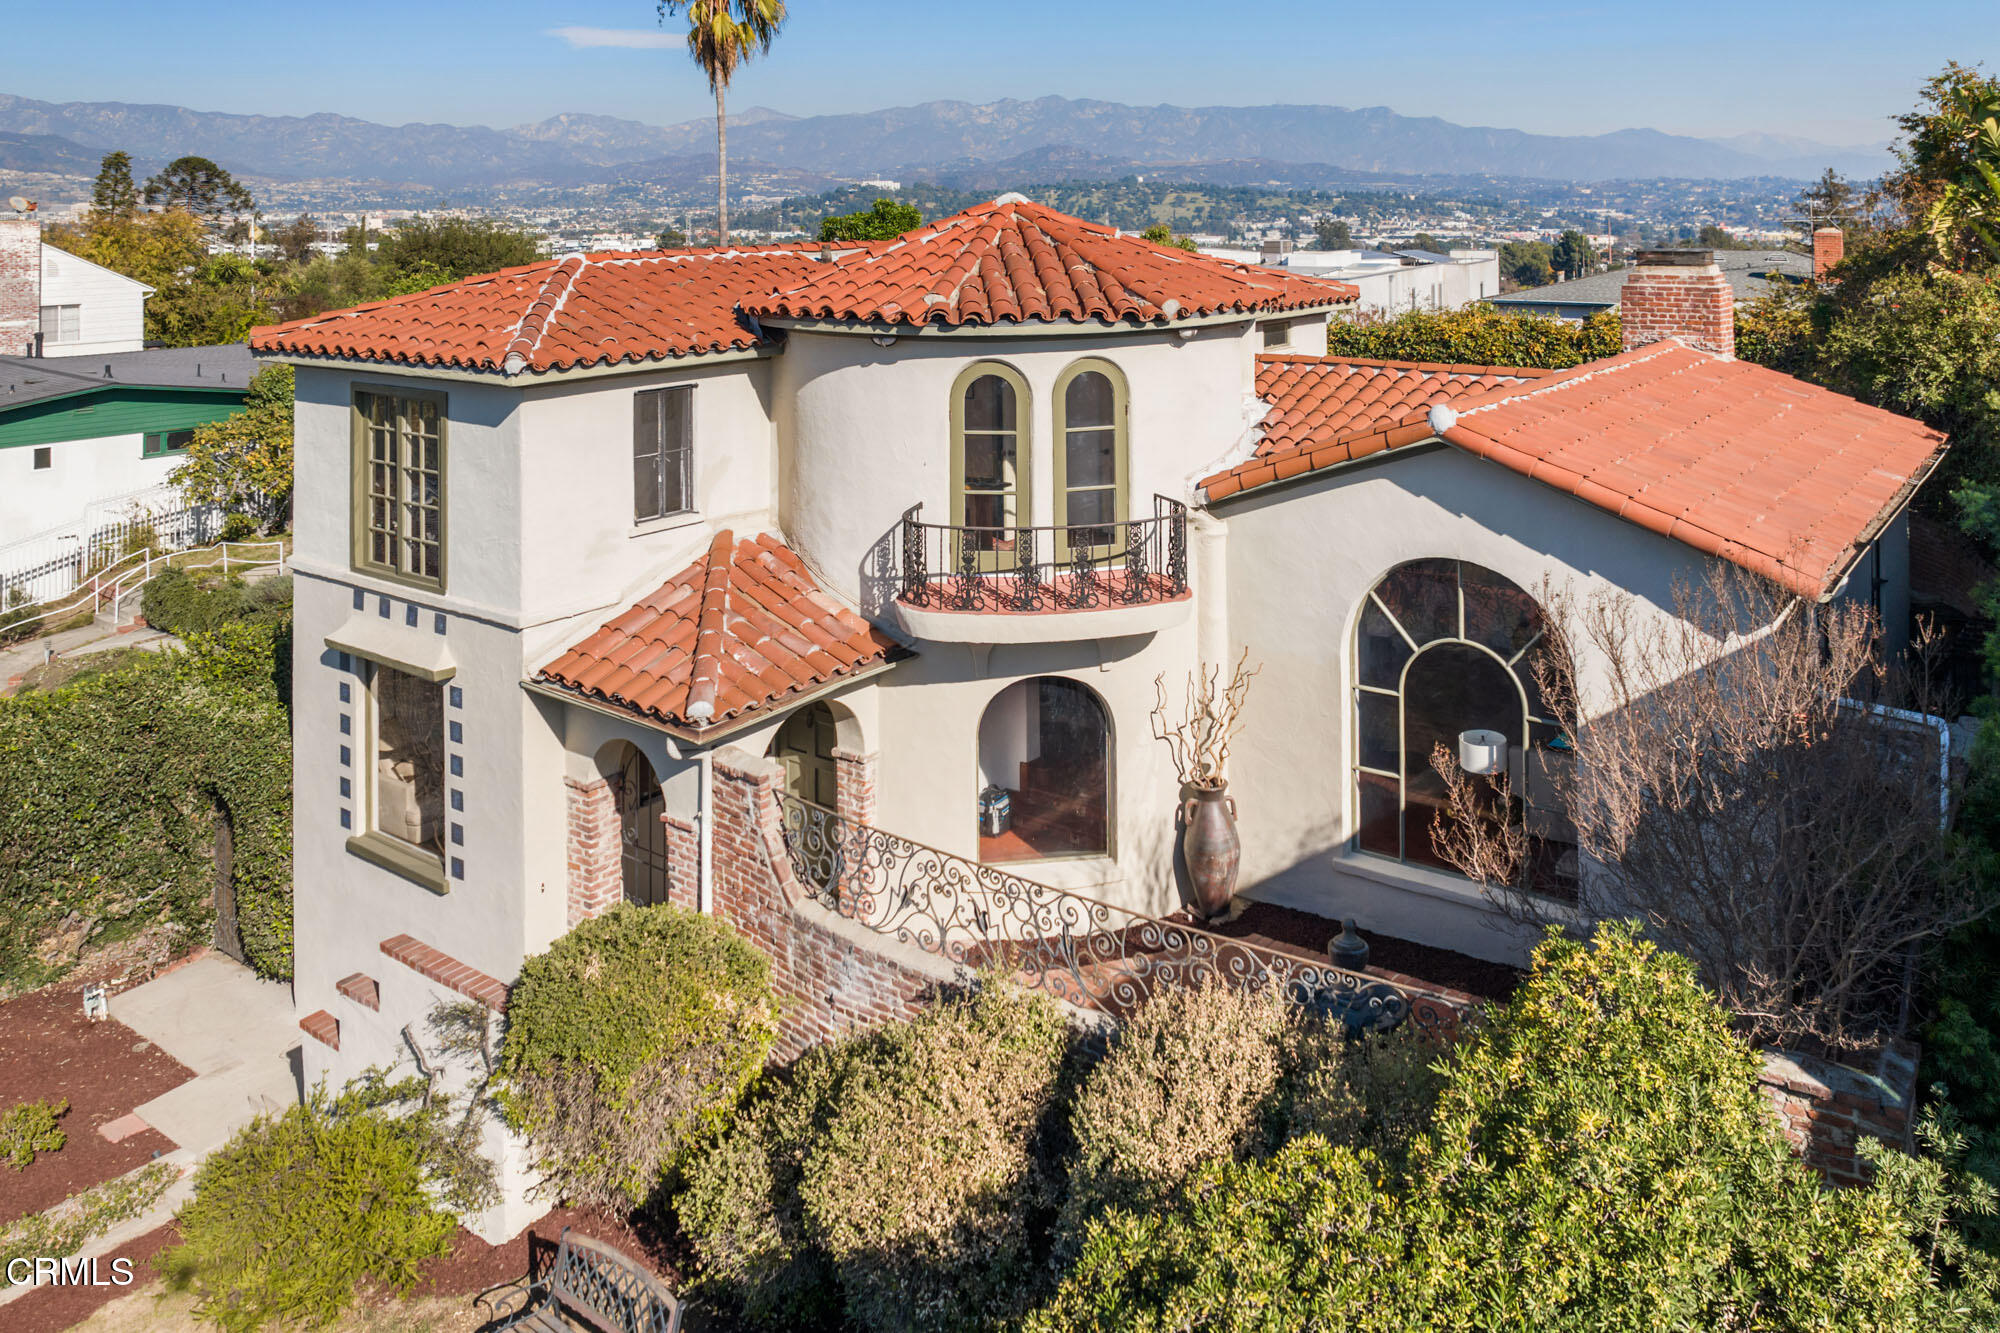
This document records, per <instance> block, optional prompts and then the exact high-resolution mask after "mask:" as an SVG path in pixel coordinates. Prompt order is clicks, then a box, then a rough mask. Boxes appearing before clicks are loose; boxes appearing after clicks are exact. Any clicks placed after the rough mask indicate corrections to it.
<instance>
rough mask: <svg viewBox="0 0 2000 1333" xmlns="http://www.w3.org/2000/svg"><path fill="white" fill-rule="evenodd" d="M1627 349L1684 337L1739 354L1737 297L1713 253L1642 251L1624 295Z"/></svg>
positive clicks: (1714, 349) (1621, 301)
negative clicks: (1665, 339) (1737, 343)
mask: <svg viewBox="0 0 2000 1333" xmlns="http://www.w3.org/2000/svg"><path fill="white" fill-rule="evenodd" d="M1618 309H1619V316H1620V318H1621V319H1622V321H1623V322H1624V325H1625V350H1626V351H1628V352H1629V351H1631V350H1632V349H1633V348H1634V347H1644V346H1645V345H1646V344H1647V343H1656V342H1658V341H1660V340H1661V339H1662V338H1679V339H1680V340H1681V341H1682V342H1685V343H1687V344H1688V345H1689V346H1690V347H1700V348H1704V349H1706V350H1707V351H1711V352H1720V353H1722V354H1723V355H1724V356H1728V357H1733V356H1735V355H1736V293H1735V291H1734V290H1733V289H1732V288H1731V287H1730V285H1729V279H1728V278H1726V277H1724V276H1723V275H1722V266H1721V265H1719V264H1717V263H1716V262H1715V252H1714V251H1712V250H1641V251H1639V253H1638V254H1637V255H1636V256H1634V266H1633V268H1632V272H1631V275H1630V276H1629V277H1627V278H1626V279H1625V288H1624V290H1623V292H1622V293H1620V295H1619V302H1618Z"/></svg>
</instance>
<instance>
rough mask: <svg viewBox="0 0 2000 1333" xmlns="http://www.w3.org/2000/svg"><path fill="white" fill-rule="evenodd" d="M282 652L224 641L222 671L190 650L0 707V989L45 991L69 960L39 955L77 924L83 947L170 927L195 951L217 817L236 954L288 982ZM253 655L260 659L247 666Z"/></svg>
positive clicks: (202, 930)
mask: <svg viewBox="0 0 2000 1333" xmlns="http://www.w3.org/2000/svg"><path fill="white" fill-rule="evenodd" d="M281 641H282V642H284V643H286V644H288V643H289V637H288V635H286V634H285V633H284V632H283V629H282V627H274V629H273V630H272V632H271V634H270V636H269V638H268V640H260V641H259V647H258V648H257V649H256V650H255V651H252V650H250V649H248V648H245V647H244V644H243V643H242V642H240V641H238V640H234V639H230V640H227V642H230V643H234V644H235V645H236V646H237V647H238V648H243V649H244V653H245V655H243V656H241V657H231V656H230V655H229V654H227V653H221V652H219V651H217V650H216V649H215V648H214V647H212V646H209V645H205V644H204V643H203V642H201V641H199V640H197V642H196V644H195V645H194V647H193V648H192V650H191V651H189V652H186V653H149V654H147V655H146V656H145V657H144V658H143V659H141V660H139V661H137V662H135V663H134V664H133V665H131V666H130V667H128V668H126V669H124V670H121V671H117V672H112V673H107V674H104V675H97V676H91V677H89V678H87V679H82V680H77V681H75V682H73V683H71V684H69V685H66V686H63V687H62V688H60V689H57V690H53V691H51V692H48V693H39V694H30V695H24V696H22V697H19V698H14V699H0V986H4V985H35V984H41V983H43V982H46V981H48V980H50V979H52V978H53V977H54V976H56V975H59V974H60V973H61V971H62V970H63V969H64V968H65V967H67V966H68V965H69V964H70V963H71V962H73V961H74V958H73V957H71V956H64V955H60V954H53V953H50V952H49V951H48V950H46V949H44V948H43V947H42V945H43V941H45V940H47V939H49V938H50V937H51V936H52V934H53V932H54V930H55V928H56V926H57V925H58V923H60V922H62V921H64V920H65V919H69V918H74V919H76V920H80V921H82V922H84V923H86V930H85V935H86V937H95V936H97V935H100V934H102V933H103V932H105V931H108V930H113V929H126V928H137V927H140V926H144V925H148V924H151V923H155V922H162V921H164V922H167V923H170V924H171V926H172V927H173V928H174V929H175V930H176V931H177V932H178V933H179V934H180V935H181V936H182V937H183V938H184V939H187V940H199V939H202V938H204V937H205V936H206V935H207V933H208V931H209V928H210V926H211V924H212V923H213V920H214V915H213V902H214V896H215V889H216V883H217V876H218V874H219V873H220V870H221V866H222V861H221V860H220V858H219V855H218V854H219V852H220V851H221V850H222V848H223V845H224V844H223V843H222V842H221V841H220V840H219V830H220V828H221V826H222V822H223V821H224V820H225V819H226V820H227V823H228V831H229V834H230V838H229V841H228V844H227V845H228V850H229V853H230V855H229V859H228V862H227V865H228V872H229V874H230V878H231V883H232V884H233V886H234V888H235V893H236V902H237V914H238V921H239V925H240V928H241V931H242V935H243V945H244V950H245V953H246V956H247V957H248V959H249V961H250V962H251V964H252V965H253V966H254V967H256V968H257V969H258V971H260V972H262V973H263V974H264V975H266V976H275V977H288V976H290V975H291V970H292V937H291V932H292V902H291V842H292V829H291V818H292V814H291V812H292V794H291V783H292V755H291V725H290V719H289V717H288V715H287V713H286V709H285V706H284V701H283V697H282V696H281V695H280V694H279V693H278V692H277V690H276V689H275V687H274V679H283V678H285V677H286V676H288V659H289V650H288V648H287V649H282V650H281V649H280V648H279V647H278V645H279V643H280V642H281ZM218 642H221V641H218ZM265 642H268V644H269V646H268V648H265V647H262V646H261V645H262V644H264V643H265ZM256 651H263V652H266V653H268V654H269V656H266V657H265V658H264V659H263V660H262V661H256V660H255V652H256ZM281 653H282V656H283V658H284V659H285V661H284V662H283V663H282V664H281V662H280V660H279V655H280V654H281Z"/></svg>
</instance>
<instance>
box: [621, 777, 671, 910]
mask: <svg viewBox="0 0 2000 1333" xmlns="http://www.w3.org/2000/svg"><path fill="white" fill-rule="evenodd" d="M666 809H667V794H666V792H665V791H664V790H662V789H661V787H660V779H659V777H658V776H657V775H656V774H655V773H654V772H653V766H652V765H651V764H650V763H648V762H646V756H645V755H643V754H641V753H639V750H638V747H637V746H632V745H627V746H626V747H625V759H624V763H623V764H622V765H621V766H620V767H619V770H618V827H619V831H620V834H621V836H620V838H619V869H620V871H621V873H622V876H623V879H624V886H625V901H626V902H628V903H637V904H639V905H640V906H642V907H647V906H651V905H653V904H655V903H663V902H666V901H667V885H668V877H667V826H666V825H665V824H664V823H662V822H661V819H660V816H661V815H663V814H665V813H666Z"/></svg>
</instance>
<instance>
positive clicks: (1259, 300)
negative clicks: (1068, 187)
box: [744, 198, 1358, 326]
mask: <svg viewBox="0 0 2000 1333" xmlns="http://www.w3.org/2000/svg"><path fill="white" fill-rule="evenodd" d="M1357 295H1358V293H1357V291H1356V289H1355V288H1353V287H1352V286H1350V285H1348V284H1347V283H1343V282H1332V281H1328V280H1323V279H1316V278H1305V277H1299V276H1295V275H1291V274H1286V273H1281V272H1278V271H1276V270H1274V269H1265V268H1258V267H1255V266H1253V265H1249V264H1238V263H1233V262H1231V261H1229V260H1225V259H1217V258H1215V257H1213V256H1210V255H1200V254H1193V253H1190V252H1188V251H1186V250H1179V249H1175V248H1173V247H1171V246H1161V245H1155V244H1153V243H1152V242H1150V241H1146V240H1142V239H1140V238H1139V237H1137V236H1126V235H1122V234H1120V233H1119V232H1117V231H1116V230H1114V229H1112V228H1110V227H1100V226H1098V225H1096V224H1095V223H1090V222H1084V221H1082V220H1081V219H1078V218H1073V217H1070V216H1069V215H1068V214H1066V213H1058V212H1056V211H1055V210H1054V209H1052V208H1044V207H1042V206H1041V205H1039V204H1033V203H1029V202H1027V201H1025V200H1020V199H1017V198H1015V199H999V200H995V201H993V202H992V203H987V204H979V205H976V206H975V207H972V208H968V209H966V210H965V211H964V212H962V213H956V214H953V215H952V216H951V217H948V218H941V219H939V220H938V221H936V222H932V223H928V224H926V225H925V226H923V227H920V228H918V229H917V230H915V231H912V232H910V233H908V234H906V235H904V236H903V237H901V238H900V239H898V240H896V241H893V242H891V243H889V244H888V245H886V246H884V247H882V248H881V249H880V250H879V251H877V252H876V253H874V254H868V255H858V256H855V257H853V258H851V259H846V260H843V261H842V262H840V263H838V264H835V265H833V266H831V267H829V268H825V269H821V270H819V271H817V272H816V273H814V274H813V275H812V276H811V277H810V279H809V280H807V281H805V282H803V283H801V284H799V285H797V286H794V287H791V288H789V289H787V290H784V291H781V292H779V293H776V294H775V295H771V296H767V297H762V298H759V299H754V300H747V301H745V303H744V308H745V309H746V310H748V311H750V312H751V313H752V314H755V315H762V316H773V317H790V318H794V319H833V320H849V319H852V320H867V321H870V322H877V323H885V324H911V325H922V324H943V325H952V326H955V325H960V324H1000V323H1021V322H1025V321H1028V320H1071V321H1083V320H1104V321H1108V322H1120V321H1130V322H1138V323H1143V322H1150V321H1155V320H1158V321H1169V320H1174V319H1187V318H1194V317H1199V316H1203V315H1213V314H1222V313H1239V314H1259V313H1263V312H1266V311H1279V310H1304V309H1310V308H1314V307H1322V306H1329V305H1334V304H1337V303H1340V302H1344V301H1352V300H1354V299H1355V297H1356V296H1357Z"/></svg>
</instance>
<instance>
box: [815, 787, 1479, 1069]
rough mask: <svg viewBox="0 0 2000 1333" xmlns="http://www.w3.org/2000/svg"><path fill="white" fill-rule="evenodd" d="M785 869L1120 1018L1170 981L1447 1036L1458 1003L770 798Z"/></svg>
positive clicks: (932, 943)
mask: <svg viewBox="0 0 2000 1333" xmlns="http://www.w3.org/2000/svg"><path fill="white" fill-rule="evenodd" d="M778 803H779V811H780V815H781V822H782V827H783V830H784V839H785V849H786V853H787V855H788V856H789V857H790V860H791V863H792V870H793V872H794V874H796V875H797V877H798V879H799V881H800V882H801V883H802V884H804V885H805V886H806V887H807V888H808V889H810V890H811V891H812V892H813V894H814V896H815V897H816V898H817V900H818V901H819V903H820V904H821V905H822V906H824V907H826V908H828V909H829V910H831V911H834V912H837V913H838V914H840V915H841V916H843V917H846V918H847V919H849V920H851V921H854V922H856V923H857V924H859V925H862V926H865V927H867V928H868V929H870V930H872V931H875V932H877V933H879V934H881V935H884V936H887V937H890V938H893V939H896V940H897V941H899V942H901V943H903V944H908V945H914V946H916V947H917V948H919V949H922V950H924V951H925V952H927V953H931V954H936V955H938V956H939V957H941V958H944V959H946V960H947V961H949V962H952V963H955V964H958V965H960V966H963V967H967V968H974V969H976V968H980V967H984V966H987V965H995V964H997V965H999V966H1001V967H1003V968H1005V969H1006V970H1008V971H1010V972H1011V973H1013V975H1014V976H1015V977H1016V979H1018V980H1019V981H1020V982H1021V983H1022V984H1023V985H1026V986H1029V987H1031V988H1034V989H1040V990H1043V991H1046V992H1047V993H1048V994H1050V995H1052V996H1054V997H1055V998H1057V999H1059V1000H1063V1001H1066V1002H1068V1003H1070V1004H1073V1005H1076V1006H1078V1007H1080V1008H1086V1009H1093V1010H1097V1011H1100V1012H1103V1013H1107V1014H1111V1015H1113V1016H1122V1015H1125V1014H1128V1013H1130V1012H1131V1011H1132V1010H1134V1009H1136V1008H1138V1007H1139V1006H1140V1005H1142V1004H1144V1003H1145V1002H1146V1001H1147V1000H1148V999H1149V998H1151V997H1152V996H1153V995H1155V994H1157V993H1158V992H1159V991H1161V990H1162V989H1165V988H1167V987H1171V986H1192V985H1201V984H1203V983H1204V982H1206V981H1209V980H1214V981H1219V982H1222V983H1224V984H1227V985H1230V986H1235V987H1240V988H1245V989H1258V988H1263V987H1266V986H1275V987H1277V988H1279V991H1280V993H1281V994H1282V995H1283V996H1284V997H1285V999H1287V1000H1288V1001H1290V1002H1292V1003H1294V1004H1298V1005H1301V1006H1303V1007H1305V1008H1308V1009H1310V1010H1312V1011H1314V1012H1317V1013H1320V1014H1321V1015H1323V1016H1327V1017H1332V1018H1339V1019H1340V1020H1342V1021H1344V1022H1345V1023H1346V1024H1347V1025H1348V1027H1349V1028H1350V1029H1353V1030H1356V1031H1361V1030H1372V1031H1383V1030H1387V1029H1390V1028H1394V1027H1397V1026H1399V1025H1400V1024H1402V1023H1404V1022H1412V1023H1414V1024H1416V1026H1417V1027H1418V1028H1419V1030H1422V1031H1426V1032H1432V1033H1440V1034H1441V1033H1445V1032H1448V1031H1450V1030H1452V1029H1453V1028H1455V1027H1456V1025H1457V1024H1458V1022H1459V1020H1460V1018H1461V1017H1462V1009H1461V1006H1460V1005H1459V1004H1458V1003H1456V1002H1454V1001H1453V1000H1452V999H1450V998H1448V997H1447V996H1445V995H1443V994H1441V993H1432V992H1428V991H1425V990H1423V989H1421V988H1419V987H1413V986H1409V985H1404V984H1395V983H1391V982H1388V981H1386V980H1383V979H1381V978H1378V977H1370V976H1367V975H1365V974H1363V973H1357V972H1349V971H1346V970H1344V969H1342V968H1339V967H1335V966H1334V965H1333V964H1331V963H1326V962H1319V961H1316V960H1313V959H1310V958H1304V957H1300V956H1298V955H1296V954H1290V953H1285V952H1283V951H1281V950H1277V949H1271V948H1267V947H1265V946H1263V945H1259V944H1254V943H1251V942H1250V941H1247V940H1240V939H1232V938H1230V937H1228V936H1224V935H1218V934H1215V933H1214V932H1212V931H1207V930H1203V929H1201V928H1200V927H1198V926H1192V925H1187V924H1184V923H1181V922H1177V921H1170V920H1162V919H1159V918H1157V917H1148V916H1143V915H1141V914H1140V913H1137V912H1132V911H1128V910H1127V909H1125V908H1122V907H1117V906H1114V905H1112V904H1110V903H1106V902H1101V901H1099V900H1097V899H1094V898H1087V897H1085V896H1083V895H1082V894H1077V893H1072V892H1070V891H1068V890H1066V889H1058V888H1055V887H1052V886H1050V885H1047V884H1039V883H1036V882H1035V881H1033V880H1028V879H1023V878H1021V877H1020V876H1019V875H1015V874H1010V873H1008V872H1007V871H1005V870H1001V869H998V868H996V867H994V866H988V865H981V864H979V863H977V862H973V861H969V860H966V859H965V858H963V857H958V856H954V855H952V854H951V853H949V852H942V851H939V850H938V849H937V848H935V847H928V846H925V845H924V844H923V843H920V842H915V841H913V840H911V839H909V838H903V837H899V836H897V835H896V834H893V833H888V832H885V831H883V830H881V829H878V828H875V827H873V826H872V825H868V824H862V823H858V822H856V821H853V820H848V819H843V818H842V817H841V816H840V815H839V814H837V813H836V812H834V811H832V810H829V809H827V808H826V807H824V806H820V805H814V804H813V803H811V802H809V801H803V800H800V799H798V798H797V797H794V796H791V795H789V794H784V793H780V794H779V795H778Z"/></svg>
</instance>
